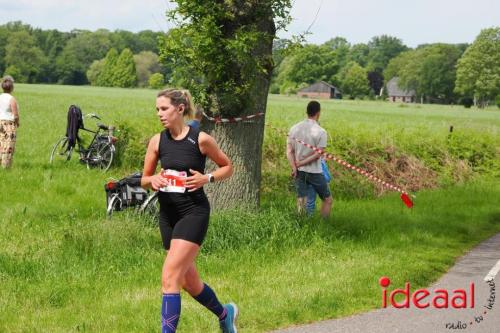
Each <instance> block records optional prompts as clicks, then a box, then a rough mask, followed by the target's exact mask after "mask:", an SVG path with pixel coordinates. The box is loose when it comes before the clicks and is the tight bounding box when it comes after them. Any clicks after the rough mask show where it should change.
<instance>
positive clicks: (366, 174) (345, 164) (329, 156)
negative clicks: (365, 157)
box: [267, 125, 413, 208]
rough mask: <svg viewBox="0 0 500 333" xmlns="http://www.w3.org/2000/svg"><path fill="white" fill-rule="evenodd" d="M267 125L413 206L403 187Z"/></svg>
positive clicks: (409, 206) (408, 205)
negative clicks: (399, 194) (379, 185)
mask: <svg viewBox="0 0 500 333" xmlns="http://www.w3.org/2000/svg"><path fill="white" fill-rule="evenodd" d="M267 126H269V127H271V128H272V129H274V130H276V131H278V132H280V133H282V134H284V135H286V136H288V137H289V138H290V139H292V140H295V141H297V142H298V143H300V144H302V145H304V146H306V147H308V148H310V149H312V150H314V151H315V152H317V153H318V154H320V155H321V156H323V157H324V158H325V159H327V160H332V161H335V162H337V163H338V164H340V165H342V166H343V167H345V168H347V169H350V170H353V171H355V172H357V173H359V174H360V175H362V176H364V177H366V178H368V179H369V180H371V181H374V182H377V183H379V184H381V185H382V186H385V187H387V188H388V189H390V190H393V191H397V192H399V193H401V200H402V201H403V202H404V204H405V205H406V206H407V207H408V208H411V207H413V201H412V200H411V199H410V195H409V193H408V192H406V191H405V190H403V189H402V188H400V187H398V186H395V185H392V184H389V183H388V182H386V181H384V180H382V179H380V178H378V177H376V176H374V175H372V174H370V173H369V172H368V171H365V170H363V169H361V168H358V167H357V166H354V165H352V164H350V163H348V162H346V161H344V160H342V159H340V158H338V157H335V156H333V155H332V154H330V153H327V152H324V151H323V150H321V149H320V148H318V147H314V146H312V145H310V144H308V143H306V142H304V141H302V140H300V139H297V138H294V137H292V136H289V135H288V133H285V132H284V131H283V130H281V129H279V128H276V127H274V126H272V125H267Z"/></svg>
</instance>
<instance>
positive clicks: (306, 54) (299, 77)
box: [276, 44, 339, 93]
mask: <svg viewBox="0 0 500 333" xmlns="http://www.w3.org/2000/svg"><path fill="white" fill-rule="evenodd" d="M338 70H339V66H338V64H337V54H336V52H335V50H333V49H332V48H331V47H329V46H325V45H321V46H318V45H313V44H310V45H305V46H304V47H302V48H300V49H297V50H295V52H294V53H293V55H291V56H289V57H287V58H285V60H284V61H282V63H281V66H280V67H279V70H278V77H277V79H276V82H277V83H278V84H279V85H280V86H281V88H280V90H281V92H282V93H285V92H286V91H287V90H291V92H293V91H294V90H296V89H297V88H299V87H301V86H302V85H307V84H310V83H314V82H316V81H319V80H323V81H327V82H330V83H333V81H335V79H334V75H335V74H337V72H338Z"/></svg>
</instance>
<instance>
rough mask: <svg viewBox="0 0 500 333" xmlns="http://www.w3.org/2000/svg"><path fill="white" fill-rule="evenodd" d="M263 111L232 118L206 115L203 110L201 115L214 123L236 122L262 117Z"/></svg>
mask: <svg viewBox="0 0 500 333" xmlns="http://www.w3.org/2000/svg"><path fill="white" fill-rule="evenodd" d="M264 114H265V113H264V112H259V113H256V114H252V115H250V116H243V117H234V118H221V117H210V116H209V115H207V114H206V113H205V112H203V115H204V116H205V118H207V119H208V120H209V121H211V122H214V123H216V124H219V123H237V122H240V121H244V120H248V119H252V118H256V117H262V116H263V115H264Z"/></svg>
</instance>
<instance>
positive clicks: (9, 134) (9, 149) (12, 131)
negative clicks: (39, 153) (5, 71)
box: [0, 76, 19, 168]
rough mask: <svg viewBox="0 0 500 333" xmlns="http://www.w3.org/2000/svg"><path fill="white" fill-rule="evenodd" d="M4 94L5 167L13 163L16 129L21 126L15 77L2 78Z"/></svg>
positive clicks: (0, 151)
mask: <svg viewBox="0 0 500 333" xmlns="http://www.w3.org/2000/svg"><path fill="white" fill-rule="evenodd" d="M2 89H3V94H1V95H0V164H1V165H2V167H3V168H9V167H10V166H11V165H12V156H13V155H14V150H15V147H16V129H17V128H18V127H19V108H18V106H17V101H16V99H15V98H14V96H12V95H11V93H12V91H14V79H13V78H12V77H11V76H6V77H4V78H3V79H2Z"/></svg>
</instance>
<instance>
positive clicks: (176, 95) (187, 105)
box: [156, 88, 196, 120]
mask: <svg viewBox="0 0 500 333" xmlns="http://www.w3.org/2000/svg"><path fill="white" fill-rule="evenodd" d="M159 97H166V98H170V102H171V103H172V104H173V105H175V106H179V105H180V104H184V114H183V116H184V118H187V119H190V120H191V119H193V118H194V113H195V110H196V108H195V106H194V103H193V97H192V96H191V93H190V92H189V90H184V89H174V88H169V89H165V90H162V91H160V92H159V93H158V95H156V98H159Z"/></svg>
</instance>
